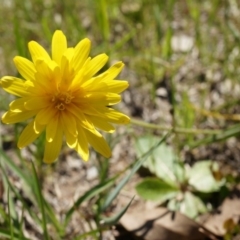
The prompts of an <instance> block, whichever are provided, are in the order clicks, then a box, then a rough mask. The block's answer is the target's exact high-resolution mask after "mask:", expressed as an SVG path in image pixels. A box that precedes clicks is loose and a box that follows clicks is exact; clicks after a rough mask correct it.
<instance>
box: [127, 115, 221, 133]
mask: <svg viewBox="0 0 240 240" xmlns="http://www.w3.org/2000/svg"><path fill="white" fill-rule="evenodd" d="M131 123H132V124H134V125H138V126H141V127H145V128H152V129H158V130H165V131H172V132H174V133H182V134H189V133H191V134H208V135H214V134H219V133H221V132H222V130H221V129H215V130H212V129H197V128H178V127H175V128H174V127H167V126H162V125H157V124H153V123H147V122H144V121H141V120H137V119H131Z"/></svg>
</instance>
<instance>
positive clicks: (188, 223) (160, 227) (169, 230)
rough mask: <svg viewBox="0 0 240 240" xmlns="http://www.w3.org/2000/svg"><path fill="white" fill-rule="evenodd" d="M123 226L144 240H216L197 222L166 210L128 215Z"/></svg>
mask: <svg viewBox="0 0 240 240" xmlns="http://www.w3.org/2000/svg"><path fill="white" fill-rule="evenodd" d="M120 222H121V224H122V225H123V226H124V227H125V228H126V229H127V230H128V231H130V232H132V233H133V234H134V235H136V236H137V237H140V238H141V239H144V240H171V239H177V240H205V239H216V238H214V236H211V238H210V235H211V234H210V233H206V232H204V231H203V229H201V226H200V225H199V224H198V223H196V222H195V221H193V220H191V219H189V218H188V217H186V216H184V215H183V214H181V213H178V212H175V213H173V212H170V211H169V210H168V209H166V208H156V209H151V210H143V211H135V212H133V211H132V212H128V213H126V214H125V215H124V216H123V217H122V219H121V221H120Z"/></svg>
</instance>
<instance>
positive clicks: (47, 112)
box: [35, 107, 57, 125]
mask: <svg viewBox="0 0 240 240" xmlns="http://www.w3.org/2000/svg"><path fill="white" fill-rule="evenodd" d="M55 115H57V110H56V109H54V108H52V107H49V108H44V109H42V110H40V111H39V112H38V114H37V115H36V117H35V121H37V122H38V123H39V124H41V125H46V124H48V123H49V122H50V120H51V119H53V118H54V117H55Z"/></svg>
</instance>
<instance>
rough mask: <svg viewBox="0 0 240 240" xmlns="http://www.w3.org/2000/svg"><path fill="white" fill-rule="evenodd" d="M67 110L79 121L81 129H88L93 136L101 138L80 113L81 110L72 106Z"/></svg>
mask: <svg viewBox="0 0 240 240" xmlns="http://www.w3.org/2000/svg"><path fill="white" fill-rule="evenodd" d="M68 110H69V111H70V112H71V113H72V114H73V115H75V116H76V118H77V119H78V120H79V121H80V124H81V126H82V127H83V128H86V129H88V130H89V131H91V132H92V133H93V134H95V135H98V136H101V134H100V133H99V132H98V131H97V130H96V129H95V127H94V126H93V125H92V123H91V122H89V121H88V120H87V119H86V117H85V115H84V114H83V113H82V111H81V109H80V108H78V107H76V106H74V105H72V106H71V108H68Z"/></svg>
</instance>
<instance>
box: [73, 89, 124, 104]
mask: <svg viewBox="0 0 240 240" xmlns="http://www.w3.org/2000/svg"><path fill="white" fill-rule="evenodd" d="M120 101H121V96H120V95H119V94H116V93H107V92H106V93H104V92H90V93H88V94H85V95H84V97H83V98H81V97H79V98H78V99H76V100H75V101H74V102H76V103H80V104H81V103H83V104H84V103H85V104H96V105H102V106H107V105H114V104H117V103H119V102H120Z"/></svg>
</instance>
